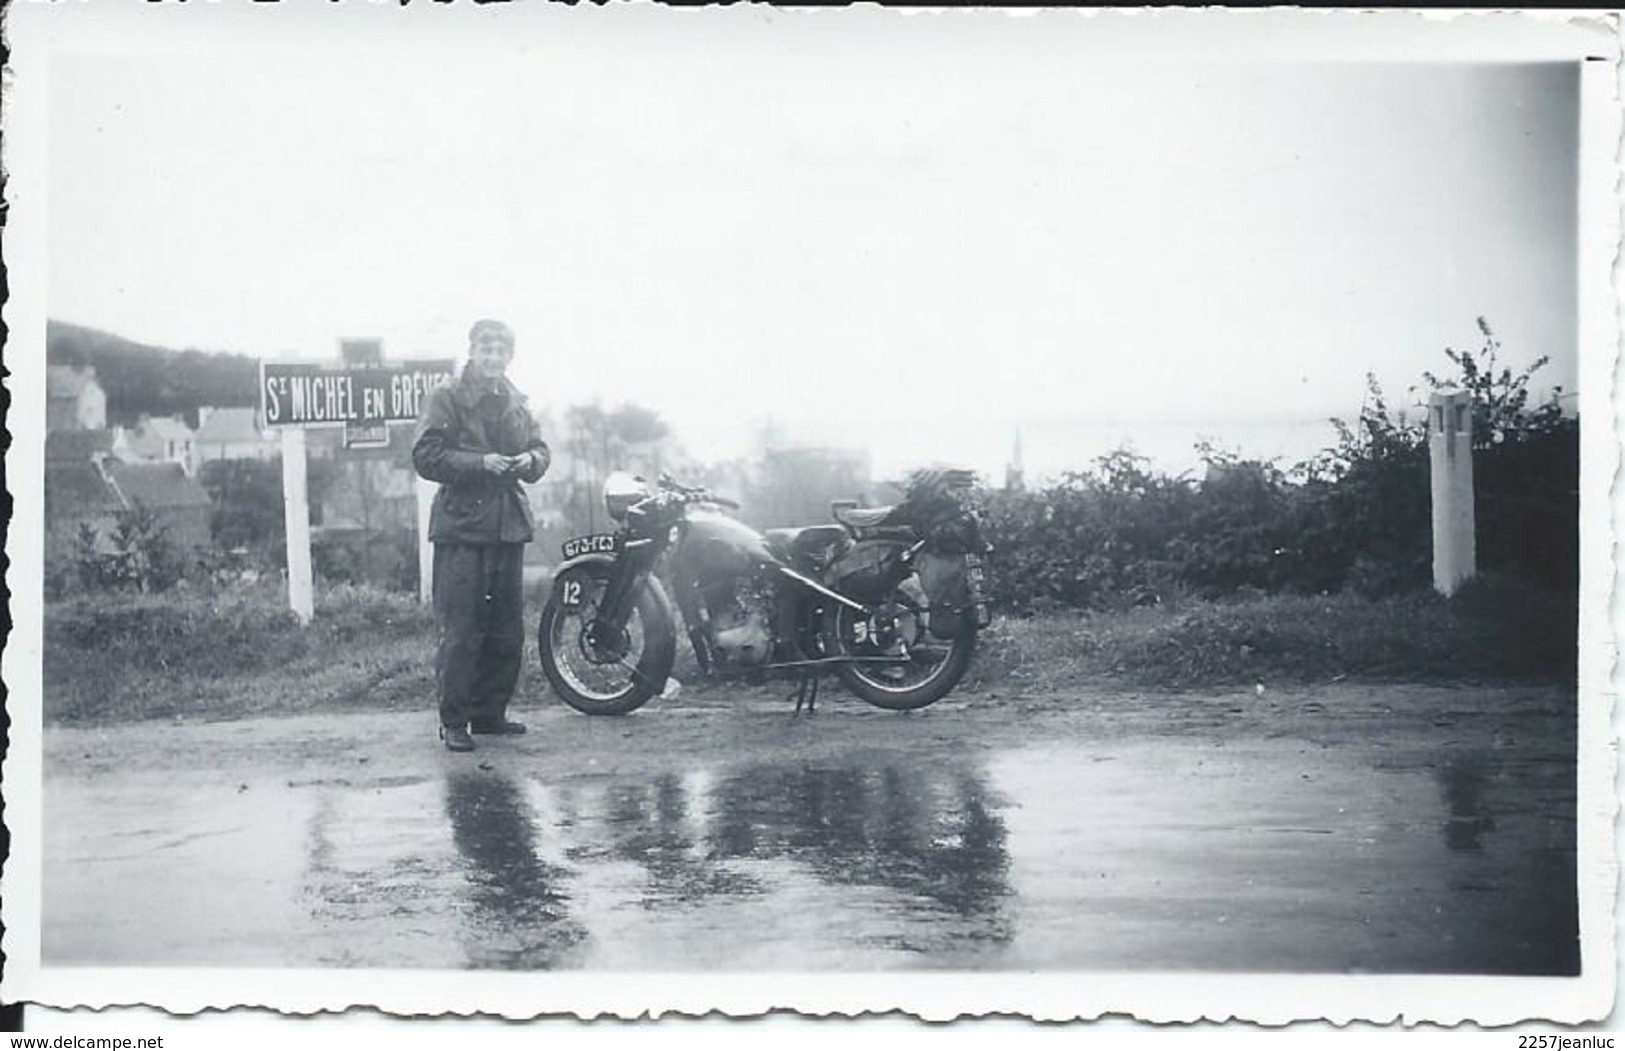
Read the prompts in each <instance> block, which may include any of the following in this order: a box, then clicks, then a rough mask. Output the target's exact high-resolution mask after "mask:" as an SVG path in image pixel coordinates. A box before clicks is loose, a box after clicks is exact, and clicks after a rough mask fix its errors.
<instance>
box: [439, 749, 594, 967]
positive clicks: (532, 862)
mask: <svg viewBox="0 0 1625 1051" xmlns="http://www.w3.org/2000/svg"><path fill="white" fill-rule="evenodd" d="M446 817H447V818H448V819H449V820H450V822H451V835H452V844H453V845H454V846H455V847H456V848H457V853H458V854H459V855H460V856H461V857H462V858H463V860H464V862H465V874H466V876H467V880H468V888H469V889H468V901H469V902H470V904H471V905H472V907H473V915H472V917H471V919H472V921H473V922H472V929H471V930H470V931H469V937H468V938H467V942H468V952H469V956H470V963H471V964H472V965H474V966H476V967H480V966H484V967H515V968H536V967H551V966H556V965H558V964H559V963H560V962H562V961H561V960H560V959H559V957H560V955H561V954H562V953H564V952H565V951H566V950H568V949H569V948H570V947H572V946H574V945H576V944H578V943H579V942H580V941H581V940H582V938H583V936H584V932H583V931H582V929H581V927H580V925H579V924H578V923H576V922H575V921H574V920H573V919H572V918H571V917H570V915H569V897H568V895H567V894H565V893H564V889H563V883H564V879H565V877H566V875H567V873H566V871H565V870H564V869H562V868H561V867H559V866H556V865H552V864H549V863H547V862H545V861H544V860H543V859H542V856H541V854H540V853H539V852H538V849H537V840H538V838H539V837H538V835H537V833H536V829H535V825H534V819H533V815H532V814H531V812H530V808H529V806H528V805H527V804H526V801H525V799H524V796H523V795H522V794H521V793H520V791H519V789H518V787H517V786H516V785H515V784H514V783H513V782H512V781H510V780H509V779H508V778H507V777H505V776H503V775H501V774H496V773H485V772H471V771H455V772H453V773H451V774H450V775H449V776H448V777H447V778H446Z"/></svg>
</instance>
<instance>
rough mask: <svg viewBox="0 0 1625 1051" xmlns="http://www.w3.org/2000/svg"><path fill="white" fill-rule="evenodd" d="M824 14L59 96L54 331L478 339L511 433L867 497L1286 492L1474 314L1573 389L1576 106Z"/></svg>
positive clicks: (80, 86)
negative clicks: (1093, 474)
mask: <svg viewBox="0 0 1625 1051" xmlns="http://www.w3.org/2000/svg"><path fill="white" fill-rule="evenodd" d="M613 10H614V9H609V11H610V12H611V13H612V12H613ZM584 13H586V12H584ZM832 14H833V13H824V14H823V15H822V16H809V15H807V14H806V13H801V14H797V13H793V12H765V13H764V12H756V13H752V14H749V15H748V16H745V15H740V16H735V17H730V18H727V19H726V20H725V21H722V20H718V21H707V19H706V16H705V15H704V14H703V13H698V12H688V13H682V12H671V11H654V12H653V15H654V17H649V15H650V12H649V11H644V12H642V15H643V17H640V18H636V19H623V20H620V21H616V20H614V19H612V18H607V17H605V15H606V12H605V11H604V10H602V9H600V10H599V12H598V16H599V17H598V19H597V20H594V19H592V18H585V17H574V18H572V17H563V18H551V19H549V20H547V21H546V22H545V23H543V22H537V23H535V24H534V25H532V24H530V23H523V24H521V23H511V24H510V26H509V28H508V29H507V30H506V31H498V30H499V29H500V28H501V27H502V24H501V23H498V22H488V23H485V28H484V29H483V30H480V31H475V30H464V31H462V32H459V33H455V34H448V33H445V32H441V33H440V34H439V35H438V36H434V37H431V36H430V35H429V34H427V33H423V32H416V31H413V30H412V27H413V26H421V25H425V24H426V23H424V22H422V21H416V22H410V23H408V22H401V23H398V25H397V27H396V28H393V29H392V30H391V31H389V32H385V31H384V29H383V28H380V27H382V26H383V23H377V24H376V25H375V26H373V27H372V28H370V29H369V30H368V31H367V32H366V33H361V32H360V31H359V30H352V31H350V32H347V33H338V34H334V35H332V36H328V37H319V36H317V35H316V34H315V33H314V32H313V31H312V30H311V29H309V28H307V26H308V25H310V24H311V23H309V22H308V20H307V21H306V22H300V21H295V20H284V21H283V22H282V23H279V25H280V28H281V36H280V37H273V38H271V39H267V38H266V37H265V36H264V35H263V34H262V35H261V36H260V37H258V38H257V39H256V41H255V43H254V45H253V46H252V47H250V46H248V45H247V44H246V43H244V44H243V46H241V47H223V46H220V42H219V40H213V41H211V42H210V44H211V46H209V47H207V48H202V47H191V46H175V47H170V48H168V49H166V50H159V51H156V52H152V51H148V52H145V53H136V54H133V55H132V54H122V55H121V54H105V53H104V54H94V55H82V56H76V57H65V58H63V59H61V60H59V61H57V62H56V63H55V64H54V66H53V68H52V72H51V75H50V81H49V83H50V88H51V99H50V109H49V116H50V134H51V139H50V150H49V165H50V169H49V170H50V179H49V184H48V185H49V194H50V199H49V208H50V221H49V265H50V278H49V292H48V299H49V302H48V309H49V313H50V315H51V316H52V317H56V318H60V319H64V320H69V321H74V322H78V323H82V324H87V325H92V326H95V327H98V328H103V329H108V330H111V331H113V332H117V333H119V334H121V335H125V336H128V337H131V338H134V339H138V340H142V341H148V342H155V343H160V344H165V345H169V346H175V347H186V346H197V347H205V348H217V349H227V350H235V351H242V352H247V353H252V354H257V355H266V356H287V357H332V356H335V355H336V346H337V340H338V339H339V338H341V337H347V336H364V335H377V336H382V337H384V339H385V340H386V344H387V351H388V353H389V354H390V355H391V356H396V357H411V356H443V355H447V354H460V353H461V352H462V351H463V349H464V347H465V345H466V344H465V339H464V333H465V332H466V329H467V326H468V323H469V322H470V321H471V320H472V319H473V318H475V317H478V316H482V315H494V316H498V317H503V318H506V319H509V320H510V321H511V322H512V323H513V324H514V326H515V328H516V329H517V331H518V334H519V360H518V362H517V363H516V365H515V378H516V380H517V381H518V382H519V384H520V385H521V386H522V387H523V388H524V389H526V390H527V391H528V392H529V393H530V394H531V396H532V397H533V398H534V399H536V400H537V401H538V402H539V403H540V404H542V405H543V406H549V407H552V408H554V409H555V410H557V409H561V408H562V407H563V406H564V405H567V404H569V403H571V402H575V401H581V400H586V399H591V398H593V397H598V398H601V399H602V400H603V401H605V402H606V403H609V404H613V403H617V402H622V401H635V402H639V403H641V404H644V405H647V406H649V407H651V408H653V409H655V410H656V411H658V412H660V413H661V414H662V415H663V416H664V417H665V418H666V419H667V420H669V421H670V422H671V423H672V424H673V425H674V427H675V428H676V430H677V432H678V435H679V437H680V438H682V439H683V440H684V441H685V443H686V444H687V445H688V446H690V447H691V449H692V450H693V451H694V452H696V453H698V454H699V455H702V456H705V457H707V458H720V457H723V456H727V455H730V454H739V453H743V452H745V451H746V450H747V446H746V442H747V440H748V439H749V437H750V436H751V435H752V433H754V431H755V430H756V429H757V428H759V427H760V426H761V423H762V421H763V420H764V419H766V418H767V417H770V416H771V417H773V418H774V419H775V420H776V421H777V422H778V423H779V425H780V426H781V428H782V430H783V431H784V433H785V434H786V435H787V436H788V437H789V438H791V439H793V440H800V441H810V442H818V443H824V444H833V445H849V446H862V447H866V448H868V449H870V450H871V451H872V453H873V455H874V458H875V463H876V467H877V469H878V470H880V471H881V472H882V473H884V472H887V471H891V470H895V469H898V468H901V467H904V466H907V465H908V463H910V462H917V461H920V460H924V459H943V460H956V461H960V462H966V463H970V464H972V465H973V466H977V467H979V468H981V469H983V470H986V471H997V470H999V469H1000V467H1001V466H1002V464H1003V462H1004V460H1005V458H1006V457H1007V455H1008V452H1009V447H1010V444H1011V441H1012V440H1013V437H1014V434H1015V432H1016V431H1017V430H1018V429H1019V430H1020V431H1021V433H1022V435H1023V441H1024V444H1025V447H1026V454H1027V459H1028V466H1029V469H1030V470H1031V471H1032V472H1034V473H1047V472H1053V471H1057V470H1060V469H1062V468H1065V467H1070V466H1083V465H1084V463H1086V462H1087V460H1088V459H1089V458H1091V457H1093V456H1096V455H1099V454H1100V453H1101V452H1103V451H1104V449H1103V448H1101V447H1100V445H1101V443H1102V442H1104V441H1107V440H1108V439H1111V440H1129V441H1133V442H1135V443H1136V444H1137V445H1138V446H1139V447H1140V448H1141V449H1142V451H1147V452H1151V453H1153V454H1155V455H1158V456H1161V457H1165V458H1168V457H1173V454H1174V453H1175V452H1176V451H1177V448H1178V447H1181V446H1183V445H1186V444H1188V439H1189V436H1190V434H1191V433H1194V432H1200V433H1204V434H1207V435H1209V436H1212V437H1214V438H1217V439H1219V440H1221V442H1228V443H1230V444H1234V445H1239V446H1241V447H1242V451H1243V452H1250V453H1257V454H1261V455H1271V454H1275V453H1277V452H1286V453H1291V454H1299V453H1303V452H1307V451H1308V450H1309V449H1310V448H1312V447H1314V446H1315V445H1317V444H1323V440H1329V438H1330V430H1329V428H1326V427H1325V426H1324V425H1323V420H1324V418H1325V417H1326V416H1328V415H1341V416H1352V415H1353V414H1354V413H1356V412H1357V411H1358V408H1359V403H1360V398H1361V395H1362V393H1363V390H1364V376H1365V374H1366V372H1368V371H1373V372H1376V373H1377V374H1378V376H1379V378H1380V379H1381V380H1382V381H1383V383H1384V385H1385V386H1386V387H1387V388H1388V389H1389V391H1390V393H1391V395H1392V398H1391V400H1392V401H1394V402H1395V403H1401V404H1402V403H1404V402H1405V401H1407V400H1408V399H1407V397H1406V396H1405V389H1406V388H1407V387H1408V386H1410V385H1411V384H1413V383H1415V382H1417V381H1418V380H1419V378H1420V373H1421V371H1422V370H1423V369H1425V368H1432V369H1435V370H1439V369H1442V368H1444V367H1445V366H1447V364H1448V363H1447V362H1446V361H1445V359H1444V357H1443V354H1442V350H1443V348H1444V347H1446V346H1454V347H1457V348H1468V347H1472V346H1475V345H1476V344H1477V342H1478V338H1479V337H1478V332H1477V329H1476V327H1475V318H1477V317H1478V316H1479V315H1484V316H1486V317H1487V318H1488V319H1489V321H1490V323H1491V324H1492V325H1493V326H1495V328H1496V330H1497V332H1498V334H1499V335H1500V337H1501V338H1502V341H1503V344H1504V348H1505V352H1506V356H1507V359H1508V360H1509V362H1511V363H1513V364H1515V365H1516V364H1519V363H1522V362H1527V361H1529V360H1530V359H1532V358H1534V357H1535V356H1537V355H1540V354H1548V355H1550V356H1551V357H1552V359H1553V364H1552V365H1551V366H1549V367H1548V368H1547V369H1546V370H1544V371H1543V372H1542V373H1541V376H1542V377H1543V379H1544V380H1545V383H1546V384H1551V383H1558V384H1561V385H1563V386H1564V387H1566V388H1569V389H1573V387H1574V386H1575V383H1576V338H1577V337H1576V269H1575V251H1576V246H1575V238H1576V229H1577V225H1576V224H1577V220H1576V214H1577V213H1576V208H1575V184H1576V172H1577V166H1576V148H1577V136H1578V118H1577V112H1578V93H1577V84H1578V78H1577V74H1576V71H1575V67H1574V66H1572V65H1562V64H1513V63H1500V64H1492V63H1466V62H1415V61H1412V62H1407V63H1403V64H1396V63H1389V62H1381V63H1379V62H1373V61H1367V60H1360V61H1349V62H1329V61H1303V62H1291V61H1279V59H1280V58H1282V57H1291V52H1290V51H1287V52H1281V51H1280V50H1279V49H1277V50H1276V51H1269V50H1268V49H1265V48H1263V47H1262V44H1261V45H1260V48H1259V53H1262V54H1267V55H1268V56H1269V57H1270V58H1271V59H1272V60H1271V61H1260V60H1253V59H1250V58H1235V59H1230V60H1215V59H1212V58H1210V57H1206V55H1207V51H1206V49H1197V50H1193V49H1191V48H1189V47H1185V48H1170V49H1167V51H1166V52H1164V51H1162V50H1159V49H1154V48H1152V49H1147V48H1140V49H1137V50H1134V51H1133V52H1132V53H1131V54H1125V53H1124V52H1122V51H1120V50H1118V51H1114V50H1112V49H1110V48H1106V47H1102V46H1100V39H1101V36H1102V33H1103V32H1104V30H1102V29H1101V28H1100V27H1099V26H1097V25H1092V24H1091V23H1090V22H1089V21H1088V20H1085V19H1056V18H1053V17H1051V18H1027V19H1010V18H1002V19H999V20H998V21H997V22H989V21H987V20H985V19H984V20H983V21H981V22H980V23H976V24H972V23H970V22H968V21H956V19H957V18H958V16H955V15H952V14H949V15H939V16H921V15H915V16H913V17H909V16H905V15H902V14H899V13H896V12H892V13H888V14H887V15H886V16H885V17H879V18H874V17H870V18H867V19H865V20H864V22H863V24H862V30H863V31H862V32H856V31H854V30H855V29H857V28H858V26H857V24H856V22H852V23H843V21H842V19H841V18H840V17H838V16H832ZM982 14H983V15H984V16H985V15H987V14H989V13H988V12H983V13H982ZM1050 14H1051V15H1052V16H1053V15H1057V14H1065V13H1064V12H1051V13H1050ZM967 29H978V30H979V32H977V33H969V32H964V31H963V30H967ZM245 39H246V36H245ZM360 43H365V44H366V45H367V46H358V45H359V44H360ZM431 45H432V49H431ZM1212 53H1213V54H1221V53H1226V51H1225V49H1223V48H1214V49H1212ZM1228 53H1230V54H1239V55H1247V54H1248V52H1247V51H1246V50H1245V49H1239V50H1238V49H1235V48H1231V49H1230V50H1229V52H1228ZM1199 56H1200V57H1199ZM1272 443H1273V444H1272Z"/></svg>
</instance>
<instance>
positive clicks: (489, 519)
mask: <svg viewBox="0 0 1625 1051" xmlns="http://www.w3.org/2000/svg"><path fill="white" fill-rule="evenodd" d="M513 348H514V338H513V329H511V328H509V327H508V326H507V325H506V324H504V323H503V322H501V321H492V320H489V319H487V320H482V321H476V322H475V323H474V327H473V328H471V329H470V330H469V333H468V364H467V365H465V366H464V367H463V372H462V375H461V376H460V377H459V378H458V380H457V381H456V382H454V383H450V384H447V385H446V386H444V387H440V388H439V389H437V390H435V391H433V392H432V393H431V394H430V395H429V397H428V400H427V401H426V402H425V403H424V406H423V412H422V414H421V415H420V416H419V417H418V424H417V434H416V436H415V438H414V440H413V442H412V465H413V466H414V467H415V468H417V472H418V474H420V475H422V476H423V477H424V478H427V479H428V480H429V481H431V482H439V483H440V491H439V492H438V493H437V494H435V498H434V507H433V509H432V510H431V511H430V513H429V541H430V542H431V543H433V544H434V612H435V619H436V620H438V621H439V623H440V645H439V649H438V650H437V651H436V653H435V678H436V681H437V684H438V687H439V693H440V739H441V740H442V741H444V742H445V744H446V747H447V748H449V749H450V750H452V751H453V752H470V751H473V749H474V739H473V738H472V737H470V736H469V734H470V732H473V733H476V734H522V733H524V732H525V727H524V724H523V723H517V722H512V721H510V720H509V719H508V700H509V698H510V697H512V696H513V689H514V685H515V684H516V683H517V682H518V680H519V662H520V658H521V656H522V655H523V653H524V645H525V620H524V583H523V579H522V576H521V565H522V561H523V557H524V550H525V545H526V544H527V543H529V542H530V540H531V537H532V535H533V523H532V520H531V513H530V504H529V502H528V501H527V500H526V499H525V494H524V491H523V490H522V489H520V487H519V483H520V482H535V481H538V480H540V479H541V477H542V474H543V473H544V472H545V471H546V470H547V467H548V464H549V463H551V462H552V455H551V454H550V453H549V451H548V448H547V443H546V442H544V441H542V436H541V431H540V428H538V427H537V425H536V419H535V417H533V416H532V415H531V414H530V410H529V409H528V408H527V407H526V404H525V397H524V395H522V394H520V393H519V391H518V390H516V389H515V388H514V385H513V384H512V383H510V382H509V381H508V378H507V371H508V365H509V363H510V362H512V361H513Z"/></svg>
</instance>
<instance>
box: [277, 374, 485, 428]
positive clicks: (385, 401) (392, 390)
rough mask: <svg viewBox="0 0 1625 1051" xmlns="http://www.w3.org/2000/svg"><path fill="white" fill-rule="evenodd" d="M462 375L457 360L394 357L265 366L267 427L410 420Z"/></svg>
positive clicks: (330, 425) (328, 425)
mask: <svg viewBox="0 0 1625 1051" xmlns="http://www.w3.org/2000/svg"><path fill="white" fill-rule="evenodd" d="M456 377H457V363H456V362H455V361H452V360H451V359H444V360H435V361H394V362H386V363H383V364H378V365H346V366H337V365H324V364H320V363H317V362H310V361H285V362H272V361H267V362H263V363H261V365H260V416H261V418H262V419H263V420H264V421H265V426H267V427H339V426H345V425H350V426H361V425H364V424H385V423H392V422H408V421H411V420H415V419H417V416H418V410H419V409H421V408H422V407H423V399H424V398H426V397H428V395H429V392H430V391H432V390H434V389H435V388H436V387H439V386H441V385H442V384H445V383H450V382H452V381H453V380H454V379H456Z"/></svg>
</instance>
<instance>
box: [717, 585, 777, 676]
mask: <svg viewBox="0 0 1625 1051" xmlns="http://www.w3.org/2000/svg"><path fill="white" fill-rule="evenodd" d="M719 600H720V601H719ZM709 605H710V612H711V642H712V645H713V646H714V647H715V648H716V653H717V656H718V657H721V658H722V659H723V660H725V661H728V662H729V663H732V664H736V665H744V666H751V665H757V664H766V663H767V660H768V658H769V657H771V656H772V655H773V630H772V623H773V621H772V611H773V596H772V593H771V592H770V591H769V590H768V588H767V587H766V585H765V584H764V583H763V582H762V581H760V580H757V579H756V578H755V577H743V578H740V579H738V580H737V582H736V583H735V586H734V587H733V588H732V589H731V593H730V594H726V595H720V596H712V597H711V602H710V603H709Z"/></svg>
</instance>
